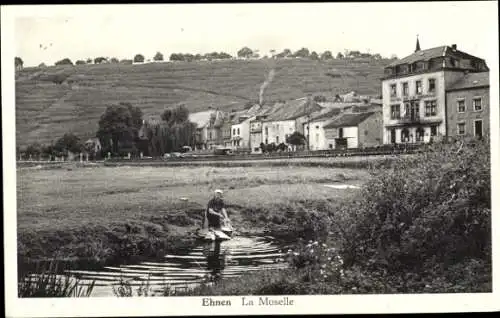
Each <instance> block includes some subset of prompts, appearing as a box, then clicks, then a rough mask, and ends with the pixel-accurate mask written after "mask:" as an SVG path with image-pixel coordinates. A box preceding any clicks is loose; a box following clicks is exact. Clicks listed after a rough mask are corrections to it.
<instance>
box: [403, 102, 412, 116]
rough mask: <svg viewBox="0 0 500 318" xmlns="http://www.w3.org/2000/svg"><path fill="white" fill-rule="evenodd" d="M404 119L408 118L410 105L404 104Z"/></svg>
mask: <svg viewBox="0 0 500 318" xmlns="http://www.w3.org/2000/svg"><path fill="white" fill-rule="evenodd" d="M403 117H404V118H409V117H410V103H405V112H404V114H403Z"/></svg>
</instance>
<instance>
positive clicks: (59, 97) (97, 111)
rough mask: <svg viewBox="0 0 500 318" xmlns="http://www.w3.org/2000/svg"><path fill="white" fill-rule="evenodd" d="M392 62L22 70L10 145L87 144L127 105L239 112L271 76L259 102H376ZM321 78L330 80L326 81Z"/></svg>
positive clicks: (150, 111) (147, 110)
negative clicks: (355, 98) (111, 111)
mask: <svg viewBox="0 0 500 318" xmlns="http://www.w3.org/2000/svg"><path fill="white" fill-rule="evenodd" d="M389 63H390V60H369V59H366V60H342V59H340V60H337V59H334V60H328V61H314V60H309V59H283V60H271V59H269V60H265V59H262V60H251V61H246V60H229V61H212V62H189V63H188V62H178V63H146V64H137V65H123V64H100V65H76V66H51V67H47V68H26V69H24V70H21V71H19V72H17V73H16V81H15V83H16V86H15V93H16V105H15V107H16V141H17V145H19V146H25V145H28V144H31V143H33V142H39V143H50V142H52V141H53V140H54V139H56V138H59V137H60V136H62V135H63V134H64V133H68V132H73V133H75V134H76V135H78V136H79V137H81V138H82V139H85V138H89V137H93V136H94V134H95V132H96V130H97V123H98V120H99V118H100V116H101V115H102V113H103V112H104V110H105V109H106V107H107V106H109V105H112V104H116V103H119V102H130V103H132V105H134V106H138V107H140V108H141V110H142V111H143V113H144V114H145V116H149V115H159V114H160V113H161V112H162V111H163V110H164V109H165V108H166V107H171V106H174V105H177V104H179V103H182V104H184V105H185V106H186V107H187V108H188V109H189V111H191V112H196V111H203V110H207V109H208V108H209V107H216V108H219V109H221V110H226V111H229V110H231V109H235V110H238V109H243V108H244V106H245V104H246V103H248V102H249V101H252V102H257V101H258V100H259V89H260V86H261V85H262V83H263V82H264V80H265V78H266V77H267V75H268V73H269V71H270V70H271V69H275V71H276V73H275V76H274V80H273V82H272V83H271V84H270V85H269V86H268V88H267V89H266V91H265V93H264V102H267V103H272V102H273V101H277V100H289V99H294V98H300V97H304V96H305V95H306V94H313V95H323V96H325V97H327V98H331V97H332V96H335V94H343V93H346V92H348V91H351V90H353V89H354V90H356V91H357V92H358V93H359V94H379V90H380V77H381V76H382V75H383V68H384V66H385V65H387V64H389ZM327 74H335V76H334V77H331V76H329V75H327Z"/></svg>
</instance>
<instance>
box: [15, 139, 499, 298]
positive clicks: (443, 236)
mask: <svg viewBox="0 0 500 318" xmlns="http://www.w3.org/2000/svg"><path fill="white" fill-rule="evenodd" d="M490 167H491V161H490V144H489V141H488V140H473V139H471V140H456V141H450V142H445V143H436V144H433V145H431V146H430V147H429V148H428V149H427V150H426V151H425V152H422V153H418V154H416V155H415V156H409V157H400V158H397V159H395V160H393V161H392V162H390V163H387V164H386V165H382V166H379V167H375V168H370V169H347V168H332V167H330V168H325V167H311V166H300V165H290V164H283V165H282V166H280V168H277V167H276V166H253V167H245V166H239V167H238V166H225V167H214V166H211V167H209V166H205V167H197V166H184V167H180V166H175V167H132V166H117V167H95V168H83V167H82V168H76V167H75V168H70V167H69V166H66V167H62V166H61V167H60V168H58V169H57V168H56V169H54V168H50V169H48V168H43V167H25V168H18V171H17V173H18V183H17V187H18V256H19V266H20V269H21V271H20V272H23V270H24V268H23V266H25V265H26V264H27V263H28V262H33V261H34V260H37V259H38V260H40V259H52V258H54V257H56V258H58V259H59V260H61V259H66V260H68V262H69V263H70V266H71V267H72V268H78V267H86V268H89V266H91V265H96V266H98V265H103V264H109V263H113V262H118V263H120V264H123V263H125V262H132V261H137V260H141V259H144V258H154V257H159V258H161V257H162V256H164V254H165V253H166V252H167V251H168V250H172V249H179V248H182V247H184V248H186V247H189V246H190V244H191V242H194V239H193V238H192V235H191V234H192V233H193V231H194V230H195V229H196V227H197V226H199V223H200V218H201V212H202V211H203V209H204V208H205V204H206V202H207V200H208V199H209V197H210V195H211V193H212V191H213V190H214V189H215V188H222V189H223V190H225V192H226V200H227V203H228V204H229V205H228V210H229V214H230V215H231V217H232V219H233V222H234V224H235V225H236V228H237V230H238V231H240V232H241V233H245V232H250V233H252V234H257V233H260V234H264V235H272V236H275V237H277V238H278V239H280V238H288V239H290V238H293V239H294V240H293V244H292V246H293V250H289V251H288V252H287V256H286V258H287V261H288V262H289V263H290V265H291V266H290V268H289V269H287V270H284V271H277V272H262V273H252V274H251V275H243V276H240V277H235V278H227V279H223V280H222V281H221V282H220V283H218V284H216V285H202V286H200V287H198V288H195V289H194V290H188V291H186V294H187V295H270V294H277V295H279V294H339V293H340V294H345V293H361V294H369V293H376V294H381V293H383V294H387V293H388V294H393V293H463V292H491V290H492V249H491V243H492V242H491V238H492V237H491V234H492V232H491V168H490ZM328 184H351V185H357V186H361V188H360V189H334V188H330V187H326V185H328ZM48 281H49V283H50V279H49V280H48ZM40 285H46V283H45V281H42V282H41V283H40ZM62 287H64V286H62ZM28 291H30V290H29V289H28ZM33 292H34V293H35V294H36V292H37V291H36V290H34V291H33ZM42 292H44V291H42ZM28 294H29V293H28ZM165 295H166V296H169V295H171V293H170V291H169V290H166V291H165ZM176 295H178V294H176Z"/></svg>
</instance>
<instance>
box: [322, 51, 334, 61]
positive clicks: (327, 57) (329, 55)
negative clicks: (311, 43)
mask: <svg viewBox="0 0 500 318" xmlns="http://www.w3.org/2000/svg"><path fill="white" fill-rule="evenodd" d="M321 59H322V60H331V59H333V56H332V52H330V51H325V52H323V54H321Z"/></svg>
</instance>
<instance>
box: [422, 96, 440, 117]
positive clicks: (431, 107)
mask: <svg viewBox="0 0 500 318" xmlns="http://www.w3.org/2000/svg"><path fill="white" fill-rule="evenodd" d="M436 108H437V103H436V101H435V100H432V101H426V102H425V117H429V116H436V114H437V110H436Z"/></svg>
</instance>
